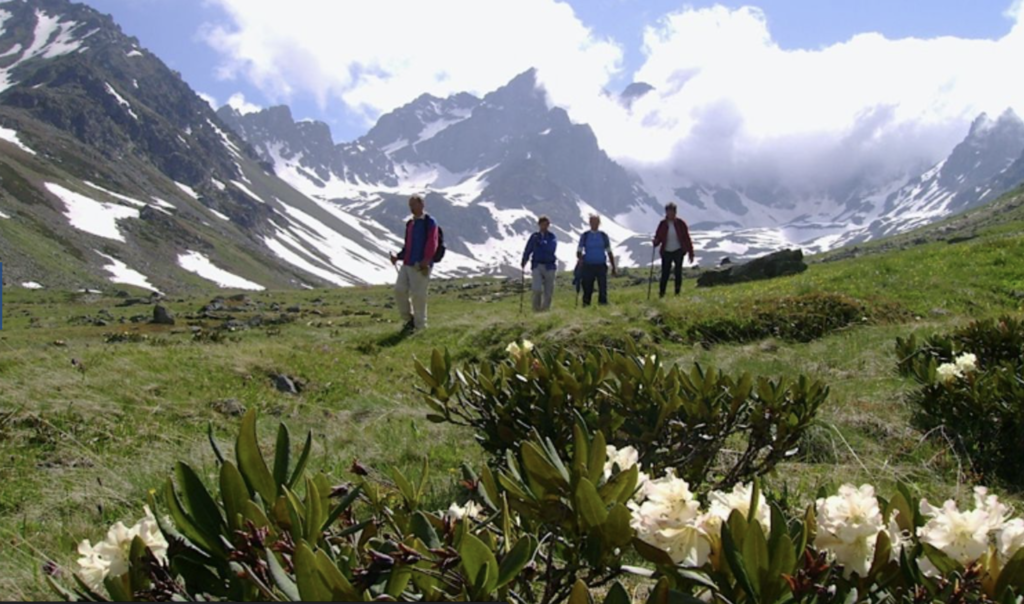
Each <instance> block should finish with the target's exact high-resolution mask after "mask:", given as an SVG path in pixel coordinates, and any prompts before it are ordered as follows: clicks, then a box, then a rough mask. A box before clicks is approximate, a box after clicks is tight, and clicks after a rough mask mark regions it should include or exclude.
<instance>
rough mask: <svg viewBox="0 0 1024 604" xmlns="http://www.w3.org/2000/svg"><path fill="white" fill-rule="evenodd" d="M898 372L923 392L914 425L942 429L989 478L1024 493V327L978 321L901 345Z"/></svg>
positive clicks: (915, 395)
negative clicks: (948, 332) (922, 340)
mask: <svg viewBox="0 0 1024 604" xmlns="http://www.w3.org/2000/svg"><path fill="white" fill-rule="evenodd" d="M896 352H897V368H898V370H899V371H900V373H902V374H904V375H911V376H913V377H914V378H915V379H916V380H917V381H918V382H919V383H920V387H919V388H918V389H917V390H915V391H914V392H912V393H911V394H910V396H909V402H910V405H911V406H912V408H913V409H914V423H915V424H916V425H917V426H918V427H919V428H920V429H922V430H925V431H929V432H930V431H934V430H937V429H941V430H943V431H944V432H945V434H946V435H947V436H949V437H951V439H952V441H953V442H954V444H955V445H956V448H957V449H958V451H959V452H960V453H961V454H963V455H964V456H966V457H967V458H968V460H969V462H970V465H971V468H972V469H973V470H974V471H975V472H976V473H977V474H979V475H980V476H981V477H983V478H989V477H997V476H998V477H1001V478H1002V479H1003V480H1005V481H1007V482H1008V483H1009V484H1012V485H1015V486H1016V487H1018V488H1019V487H1024V465H1022V464H1021V463H1020V459H1021V457H1022V456H1024V324H1022V323H1021V322H1020V321H1017V320H1015V319H1012V318H1010V317H1004V318H1002V319H999V320H998V321H995V320H986V321H977V322H974V323H971V324H970V325H968V326H966V327H964V328H961V329H958V330H956V331H955V332H953V333H951V334H946V335H933V336H930V337H928V338H926V339H925V341H924V342H923V343H922V344H920V345H919V344H918V343H917V340H916V338H915V337H914V336H910V337H909V338H907V339H905V340H904V339H899V338H898V339H897V341H896Z"/></svg>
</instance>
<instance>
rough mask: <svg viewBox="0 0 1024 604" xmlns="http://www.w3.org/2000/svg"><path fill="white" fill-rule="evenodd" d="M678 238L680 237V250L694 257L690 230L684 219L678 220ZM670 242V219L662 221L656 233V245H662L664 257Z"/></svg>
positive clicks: (676, 221)
mask: <svg viewBox="0 0 1024 604" xmlns="http://www.w3.org/2000/svg"><path fill="white" fill-rule="evenodd" d="M675 223H676V236H677V237H679V245H680V249H682V250H683V252H685V253H687V254H689V255H690V256H693V241H691V240H690V229H689V228H687V226H686V223H685V222H684V221H683V219H682V218H676V220H675ZM667 241H668V219H667V218H666V219H664V220H662V221H661V222H660V223H659V224H658V230H657V231H656V232H655V233H654V245H660V246H661V251H660V254H661V255H662V256H664V255H665V243H667Z"/></svg>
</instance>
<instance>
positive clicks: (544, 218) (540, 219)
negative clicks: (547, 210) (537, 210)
mask: <svg viewBox="0 0 1024 604" xmlns="http://www.w3.org/2000/svg"><path fill="white" fill-rule="evenodd" d="M537 222H538V223H540V222H551V219H550V218H548V215H547V214H541V215H540V216H538V217H537Z"/></svg>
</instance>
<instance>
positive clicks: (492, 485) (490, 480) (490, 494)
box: [478, 466, 501, 509]
mask: <svg viewBox="0 0 1024 604" xmlns="http://www.w3.org/2000/svg"><path fill="white" fill-rule="evenodd" d="M480 486H481V487H482V488H481V489H478V492H480V495H481V497H482V498H483V499H484V502H485V503H487V504H488V505H490V506H491V507H492V508H495V509H496V508H497V507H498V501H499V500H500V499H501V497H500V496H499V495H498V483H497V482H495V481H494V473H492V472H491V469H490V468H489V467H487V466H484V469H483V470H482V471H481V472H480Z"/></svg>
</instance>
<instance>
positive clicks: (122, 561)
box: [78, 506, 167, 590]
mask: <svg viewBox="0 0 1024 604" xmlns="http://www.w3.org/2000/svg"><path fill="white" fill-rule="evenodd" d="M143 510H144V511H145V513H146V515H145V516H144V517H143V518H142V519H141V520H139V521H138V522H137V523H136V524H135V526H133V527H131V528H127V527H125V525H124V524H123V523H121V522H118V523H117V524H115V525H114V526H112V527H110V530H109V531H107V537H106V539H104V540H103V541H101V542H99V543H97V544H96V545H95V546H93V545H92V544H91V543H90V542H89V540H88V539H86V540H85V541H82V542H81V543H80V544H79V545H78V553H79V554H80V555H81V556H82V557H81V558H79V559H78V567H79V570H80V572H79V576H80V577H81V578H82V580H83V581H84V582H85V583H86V585H88V586H89V587H90V588H91V589H94V590H96V589H99V588H101V587H102V586H103V580H104V579H105V578H106V577H108V576H113V577H120V576H121V575H123V574H124V573H126V572H128V564H129V559H128V558H129V555H130V553H131V547H132V541H134V540H135V538H136V537H139V538H140V539H142V542H143V543H144V544H145V545H146V547H148V548H149V550H150V551H151V552H152V553H153V556H154V557H155V558H156V559H157V560H158V561H160V562H161V563H165V562H166V561H167V540H166V539H164V536H163V533H161V532H160V527H159V525H157V522H156V518H155V517H154V516H153V513H152V512H151V511H150V509H149V506H145V507H144V508H143Z"/></svg>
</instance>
